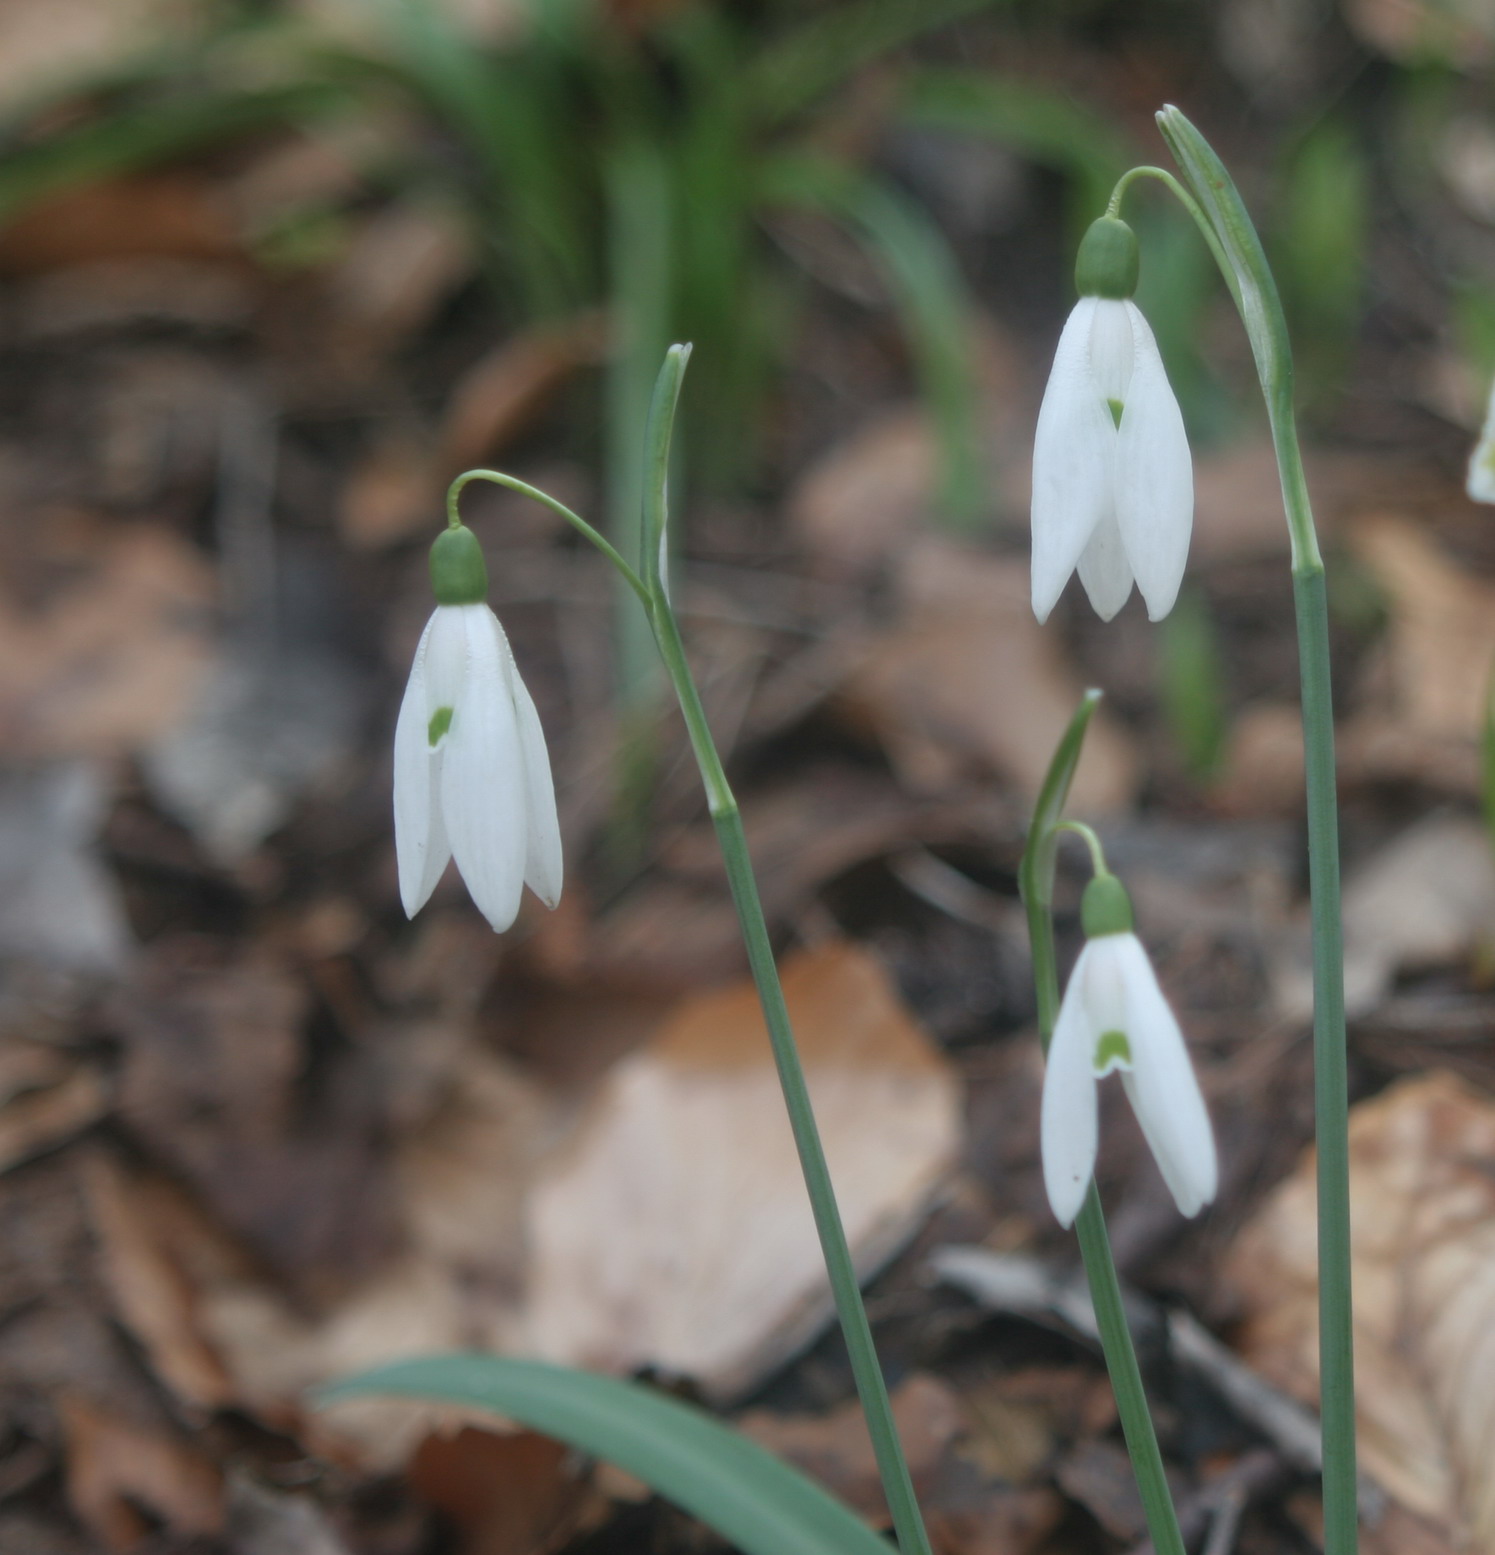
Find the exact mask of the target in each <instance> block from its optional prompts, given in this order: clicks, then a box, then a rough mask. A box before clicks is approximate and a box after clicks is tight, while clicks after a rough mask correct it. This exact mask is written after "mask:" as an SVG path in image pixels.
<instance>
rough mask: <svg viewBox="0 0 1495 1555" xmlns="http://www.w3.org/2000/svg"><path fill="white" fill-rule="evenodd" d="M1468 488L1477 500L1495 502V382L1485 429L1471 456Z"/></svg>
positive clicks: (1491, 391) (1492, 387)
mask: <svg viewBox="0 0 1495 1555" xmlns="http://www.w3.org/2000/svg"><path fill="white" fill-rule="evenodd" d="M1467 489H1468V492H1469V495H1470V496H1471V497H1473V498H1474V500H1475V501H1476V502H1495V383H1492V384H1491V385H1490V404H1489V408H1488V409H1487V410H1486V411H1485V425H1484V430H1483V431H1482V432H1481V433H1480V434H1479V442H1478V443H1476V444H1475V445H1474V452H1473V453H1472V454H1470V456H1469V478H1468V481H1467Z"/></svg>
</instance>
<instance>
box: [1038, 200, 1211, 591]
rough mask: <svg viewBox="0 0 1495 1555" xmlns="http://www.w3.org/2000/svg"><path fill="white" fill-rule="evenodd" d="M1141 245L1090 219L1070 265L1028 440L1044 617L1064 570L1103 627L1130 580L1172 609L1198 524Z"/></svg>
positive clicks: (1120, 225)
mask: <svg viewBox="0 0 1495 1555" xmlns="http://www.w3.org/2000/svg"><path fill="white" fill-rule="evenodd" d="M1137 269H1138V256H1137V239H1136V236H1135V235H1134V234H1133V232H1132V229H1131V228H1130V227H1129V226H1127V224H1126V223H1125V222H1123V221H1118V220H1117V219H1116V218H1115V217H1113V216H1102V217H1101V218H1100V220H1098V221H1095V222H1092V223H1091V226H1090V230H1089V231H1088V232H1087V233H1086V234H1085V239H1084V241H1083V242H1082V243H1081V244H1080V253H1079V258H1078V259H1077V261H1076V263H1075V285H1076V287H1077V288H1078V290H1079V293H1080V300H1079V302H1078V303H1076V304H1075V308H1074V311H1073V312H1072V313H1071V314H1070V315H1069V321H1068V322H1067V323H1066V324H1065V326H1064V332H1063V334H1061V335H1060V337H1059V348H1058V350H1057V351H1056V352H1055V353H1054V366H1053V370H1052V372H1051V373H1050V374H1049V383H1048V388H1047V389H1046V390H1045V391H1044V396H1043V405H1042V407H1041V408H1040V410H1039V412H1038V430H1037V433H1036V435H1035V438H1034V444H1033V613H1034V614H1035V615H1036V616H1037V617H1038V619H1039V620H1040V621H1046V620H1047V619H1048V616H1049V612H1050V611H1051V610H1052V609H1053V608H1054V605H1055V603H1056V601H1057V600H1058V598H1059V595H1060V593H1061V592H1062V591H1063V588H1064V585H1065V584H1066V583H1067V582H1068V581H1069V575H1070V573H1072V572H1073V571H1074V570H1075V568H1076V567H1077V566H1078V568H1079V570H1080V582H1081V583H1083V584H1084V585H1085V592H1086V593H1087V594H1088V595H1089V596H1090V603H1091V604H1092V605H1094V606H1095V610H1096V613H1097V614H1098V615H1099V616H1100V617H1101V619H1102V620H1103V621H1109V620H1110V619H1111V617H1112V616H1114V615H1115V614H1116V612H1117V611H1118V610H1120V609H1121V607H1122V606H1123V605H1124V604H1125V603H1126V599H1127V595H1129V594H1130V593H1131V591H1132V582H1133V580H1134V579H1135V580H1136V584H1137V587H1138V588H1139V589H1140V590H1141V592H1142V598H1143V599H1144V600H1145V601H1146V602H1147V614H1148V616H1149V617H1150V618H1151V619H1152V620H1154V621H1160V620H1162V618H1163V617H1164V616H1165V615H1167V614H1168V612H1169V611H1170V610H1171V609H1172V608H1173V601H1174V600H1175V599H1176V598H1177V597H1178V586H1179V584H1180V582H1181V581H1182V580H1183V575H1184V562H1185V560H1186V559H1187V557H1188V553H1189V531H1190V529H1191V528H1192V527H1193V523H1194V472H1193V467H1192V465H1191V464H1190V461H1189V443H1188V439H1187V437H1186V436H1185V435H1184V423H1183V417H1182V416H1181V415H1180V414H1179V409H1178V401H1177V400H1176V399H1175V398H1174V397H1173V390H1172V389H1171V388H1169V386H1168V376H1167V374H1166V373H1165V372H1164V371H1163V361H1162V358H1161V357H1160V356H1159V355H1158V347H1157V342H1156V341H1155V340H1154V339H1153V334H1152V330H1151V329H1149V328H1148V324H1147V320H1146V319H1145V318H1143V317H1142V314H1141V313H1140V312H1139V311H1138V309H1137V305H1136V304H1135V303H1134V302H1132V301H1131V296H1132V293H1133V292H1134V291H1135V290H1136V286H1137Z"/></svg>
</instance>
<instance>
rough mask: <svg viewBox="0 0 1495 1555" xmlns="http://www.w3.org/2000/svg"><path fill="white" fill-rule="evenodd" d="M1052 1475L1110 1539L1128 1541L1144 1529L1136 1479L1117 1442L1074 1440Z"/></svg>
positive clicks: (1145, 1520)
mask: <svg viewBox="0 0 1495 1555" xmlns="http://www.w3.org/2000/svg"><path fill="white" fill-rule="evenodd" d="M1054 1478H1055V1479H1056V1480H1057V1481H1058V1483H1059V1488H1060V1489H1061V1490H1062V1491H1063V1492H1064V1494H1065V1495H1067V1496H1068V1497H1069V1498H1070V1499H1071V1500H1072V1501H1078V1502H1079V1503H1080V1505H1081V1506H1083V1507H1084V1508H1085V1510H1086V1511H1087V1512H1089V1513H1090V1515H1091V1516H1092V1517H1093V1518H1094V1519H1095V1520H1096V1522H1098V1523H1099V1524H1100V1525H1101V1527H1102V1528H1104V1529H1105V1530H1106V1532H1107V1533H1108V1534H1110V1535H1111V1537H1112V1538H1113V1539H1124V1540H1126V1542H1127V1543H1129V1544H1130V1543H1134V1542H1135V1541H1136V1540H1137V1539H1140V1538H1141V1537H1142V1535H1143V1534H1145V1533H1146V1532H1147V1517H1146V1514H1145V1513H1144V1512H1143V1510H1142V1497H1141V1495H1140V1494H1139V1493H1138V1490H1137V1478H1136V1475H1135V1474H1133V1473H1132V1463H1131V1459H1130V1458H1128V1457H1127V1453H1126V1448H1125V1447H1123V1446H1122V1445H1121V1443H1119V1442H1112V1441H1101V1440H1098V1439H1094V1438H1092V1439H1091V1440H1090V1441H1085V1442H1080V1443H1078V1444H1077V1445H1076V1446H1075V1447H1074V1448H1073V1449H1071V1451H1069V1452H1068V1453H1066V1454H1065V1456H1064V1457H1063V1458H1061V1459H1060V1460H1059V1462H1058V1464H1057V1465H1055V1468H1054Z"/></svg>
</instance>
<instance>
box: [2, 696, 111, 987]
mask: <svg viewBox="0 0 1495 1555" xmlns="http://www.w3.org/2000/svg"><path fill="white" fill-rule="evenodd" d="M0 674H3V671H0ZM105 805H106V795H105V791H104V786H103V783H102V782H101V780H100V778H99V775H98V773H97V772H95V771H94V769H93V768H92V767H90V766H88V765H87V764H85V763H82V762H69V763H65V764H62V765H58V766H51V767H43V768H41V769H39V770H35V771H30V772H8V773H4V774H0V952H3V953H4V954H6V955H8V956H13V957H16V958H18V959H21V960H29V961H37V962H39V963H41V964H42V965H45V966H48V967H53V968H63V969H66V970H69V971H73V972H81V973H94V974H97V973H108V972H115V971H118V970H119V969H120V967H121V966H122V965H123V964H124V961H125V959H126V956H127V954H128V952H129V948H130V930H129V924H128V922H127V921H126V918H125V910H124V904H123V902H122V901H121V900H120V895H119V888H118V887H117V886H116V885H115V883H114V879H113V877H112V876H111V875H110V874H109V872H108V871H107V870H106V869H105V868H104V866H103V864H102V863H101V862H100V861H99V859H98V857H97V856H96V855H95V853H94V842H95V840H96V838H97V836H98V832H99V828H100V826H101V824H102V822H103V819H104V810H105Z"/></svg>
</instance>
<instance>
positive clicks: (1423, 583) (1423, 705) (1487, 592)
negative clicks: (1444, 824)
mask: <svg viewBox="0 0 1495 1555" xmlns="http://www.w3.org/2000/svg"><path fill="white" fill-rule="evenodd" d="M1355 545H1356V549H1357V550H1358V551H1359V552H1360V554H1361V555H1362V556H1363V557H1364V559H1365V560H1366V562H1367V563H1368V564H1369V565H1370V567H1371V568H1372V569H1373V570H1374V572H1375V574H1376V576H1377V578H1378V579H1379V581H1380V583H1381V585H1382V587H1383V588H1384V589H1385V591H1386V596H1387V599H1388V602H1389V606H1390V623H1389V627H1388V631H1387V639H1386V643H1385V647H1384V655H1383V664H1382V669H1383V676H1382V679H1383V681H1384V682H1385V685H1384V690H1383V691H1382V692H1381V694H1380V695H1378V696H1375V697H1373V698H1372V700H1371V705H1369V706H1368V707H1366V708H1365V709H1364V710H1363V711H1362V712H1360V713H1358V714H1357V715H1356V716H1355V717H1354V718H1353V719H1351V720H1349V722H1348V723H1347V724H1346V725H1345V727H1344V729H1343V732H1342V735H1341V739H1340V743H1341V747H1342V755H1341V781H1343V779H1344V776H1345V775H1346V774H1348V775H1349V776H1350V777H1351V778H1366V777H1368V778H1372V779H1376V778H1379V779H1382V780H1385V779H1387V778H1394V779H1402V780H1413V781H1419V782H1425V783H1427V784H1429V785H1430V786H1434V787H1437V788H1441V789H1444V790H1448V789H1455V790H1462V791H1465V792H1469V793H1474V792H1477V789H1478V783H1479V761H1478V755H1477V750H1478V746H1477V742H1478V738H1479V731H1480V729H1481V728H1482V726H1483V722H1484V715H1485V702H1486V698H1487V696H1488V694H1489V686H1490V677H1491V674H1492V671H1495V586H1492V585H1491V584H1490V583H1488V582H1486V581H1484V580H1483V579H1481V578H1479V577H1476V576H1474V575H1472V574H1471V573H1470V572H1469V570H1468V569H1467V568H1465V567H1463V566H1461V565H1459V564H1458V563H1457V562H1455V561H1454V559H1453V558H1452V557H1450V556H1449V555H1448V554H1447V553H1446V552H1445V551H1444V550H1443V549H1442V547H1441V546H1439V545H1438V543H1437V542H1436V541H1435V540H1433V539H1431V538H1429V536H1428V535H1427V534H1426V533H1424V532H1423V531H1422V530H1420V529H1418V528H1415V527H1414V526H1413V525H1412V524H1411V523H1409V522H1407V521H1405V520H1403V519H1399V518H1394V517H1388V516H1380V517H1375V518H1372V519H1369V520H1367V521H1365V522H1364V523H1363V524H1362V525H1360V526H1359V527H1358V528H1357V530H1356V532H1355Z"/></svg>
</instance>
